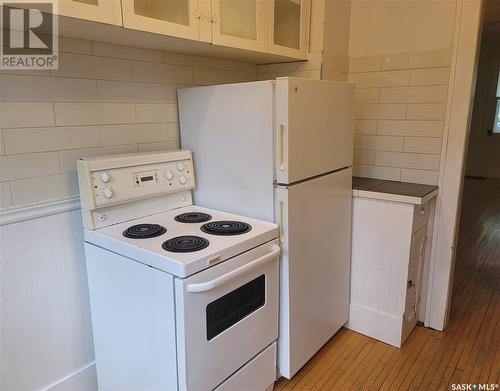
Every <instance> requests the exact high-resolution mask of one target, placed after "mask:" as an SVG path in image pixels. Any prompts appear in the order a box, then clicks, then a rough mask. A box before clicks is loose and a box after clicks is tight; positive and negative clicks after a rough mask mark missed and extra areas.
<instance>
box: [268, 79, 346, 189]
mask: <svg viewBox="0 0 500 391" xmlns="http://www.w3.org/2000/svg"><path fill="white" fill-rule="evenodd" d="M275 113H276V114H275V121H276V122H275V125H274V127H275V134H276V143H275V145H276V153H275V156H276V164H275V166H276V181H277V182H278V183H283V184H290V183H294V182H297V181H300V180H303V179H307V178H311V177H313V176H316V175H321V174H324V173H327V172H330V171H333V170H336V169H339V168H342V167H348V166H351V165H352V148H353V126H354V84H351V83H346V82H333V81H326V80H307V79H294V78H284V79H278V81H277V82H276V89H275Z"/></svg>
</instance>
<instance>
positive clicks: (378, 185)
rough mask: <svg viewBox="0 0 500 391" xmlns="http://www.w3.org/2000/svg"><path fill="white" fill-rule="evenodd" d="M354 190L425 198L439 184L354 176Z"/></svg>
mask: <svg viewBox="0 0 500 391" xmlns="http://www.w3.org/2000/svg"><path fill="white" fill-rule="evenodd" d="M352 188H353V190H362V191H372V192H376V193H386V194H397V195H401V196H407V197H418V198H423V197H425V196H426V195H428V194H430V193H432V192H434V191H436V190H437V189H438V187H437V186H433V185H422V184H420V183H410V182H397V181H386V180H383V179H371V178H363V177H352Z"/></svg>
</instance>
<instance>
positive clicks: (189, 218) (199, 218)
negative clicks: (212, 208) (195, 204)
mask: <svg viewBox="0 0 500 391" xmlns="http://www.w3.org/2000/svg"><path fill="white" fill-rule="evenodd" d="M211 218H212V216H210V215H209V214H207V213H201V212H187V213H182V214H180V215H177V216H175V217H174V220H175V221H178V222H179V223H204V222H205V221H208V220H210V219H211Z"/></svg>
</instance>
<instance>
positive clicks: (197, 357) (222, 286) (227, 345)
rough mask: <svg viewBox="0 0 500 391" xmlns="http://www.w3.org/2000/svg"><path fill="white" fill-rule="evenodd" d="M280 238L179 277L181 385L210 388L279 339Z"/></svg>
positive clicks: (177, 316) (178, 328)
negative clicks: (190, 274) (184, 277)
mask: <svg viewBox="0 0 500 391" xmlns="http://www.w3.org/2000/svg"><path fill="white" fill-rule="evenodd" d="M279 253H280V248H279V245H278V240H277V239H275V240H273V241H270V242H268V243H265V244H263V245H261V246H259V247H256V248H254V249H252V250H250V251H247V252H245V253H243V254H240V255H238V256H236V257H234V258H231V259H229V260H226V261H224V262H221V263H220V264H218V265H216V266H213V267H211V268H209V269H206V270H204V271H201V272H200V273H197V274H195V275H193V276H191V277H188V278H186V279H176V281H175V297H176V324H177V355H178V357H177V362H178V377H179V388H180V389H181V390H185V389H186V390H209V389H213V388H215V387H216V386H217V385H219V384H221V383H222V382H223V381H224V380H225V379H227V378H228V377H229V376H231V375H232V374H233V373H235V372H236V371H237V370H238V369H239V368H241V367H242V366H244V365H245V364H246V363H247V362H249V361H250V360H251V359H252V358H254V357H255V356H256V355H257V354H258V353H259V352H261V351H262V350H264V349H265V348H266V347H268V346H269V345H270V344H271V343H273V342H274V341H275V340H276V339H277V338H278V290H279V279H278V275H279V274H278V273H279Z"/></svg>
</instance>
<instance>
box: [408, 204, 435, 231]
mask: <svg viewBox="0 0 500 391" xmlns="http://www.w3.org/2000/svg"><path fill="white" fill-rule="evenodd" d="M430 212H431V211H430V205H429V203H426V204H424V205H415V208H414V211H413V228H412V233H415V232H417V231H418V230H419V229H420V228H422V227H423V226H424V225H425V224H427V222H428V221H429V215H430Z"/></svg>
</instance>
